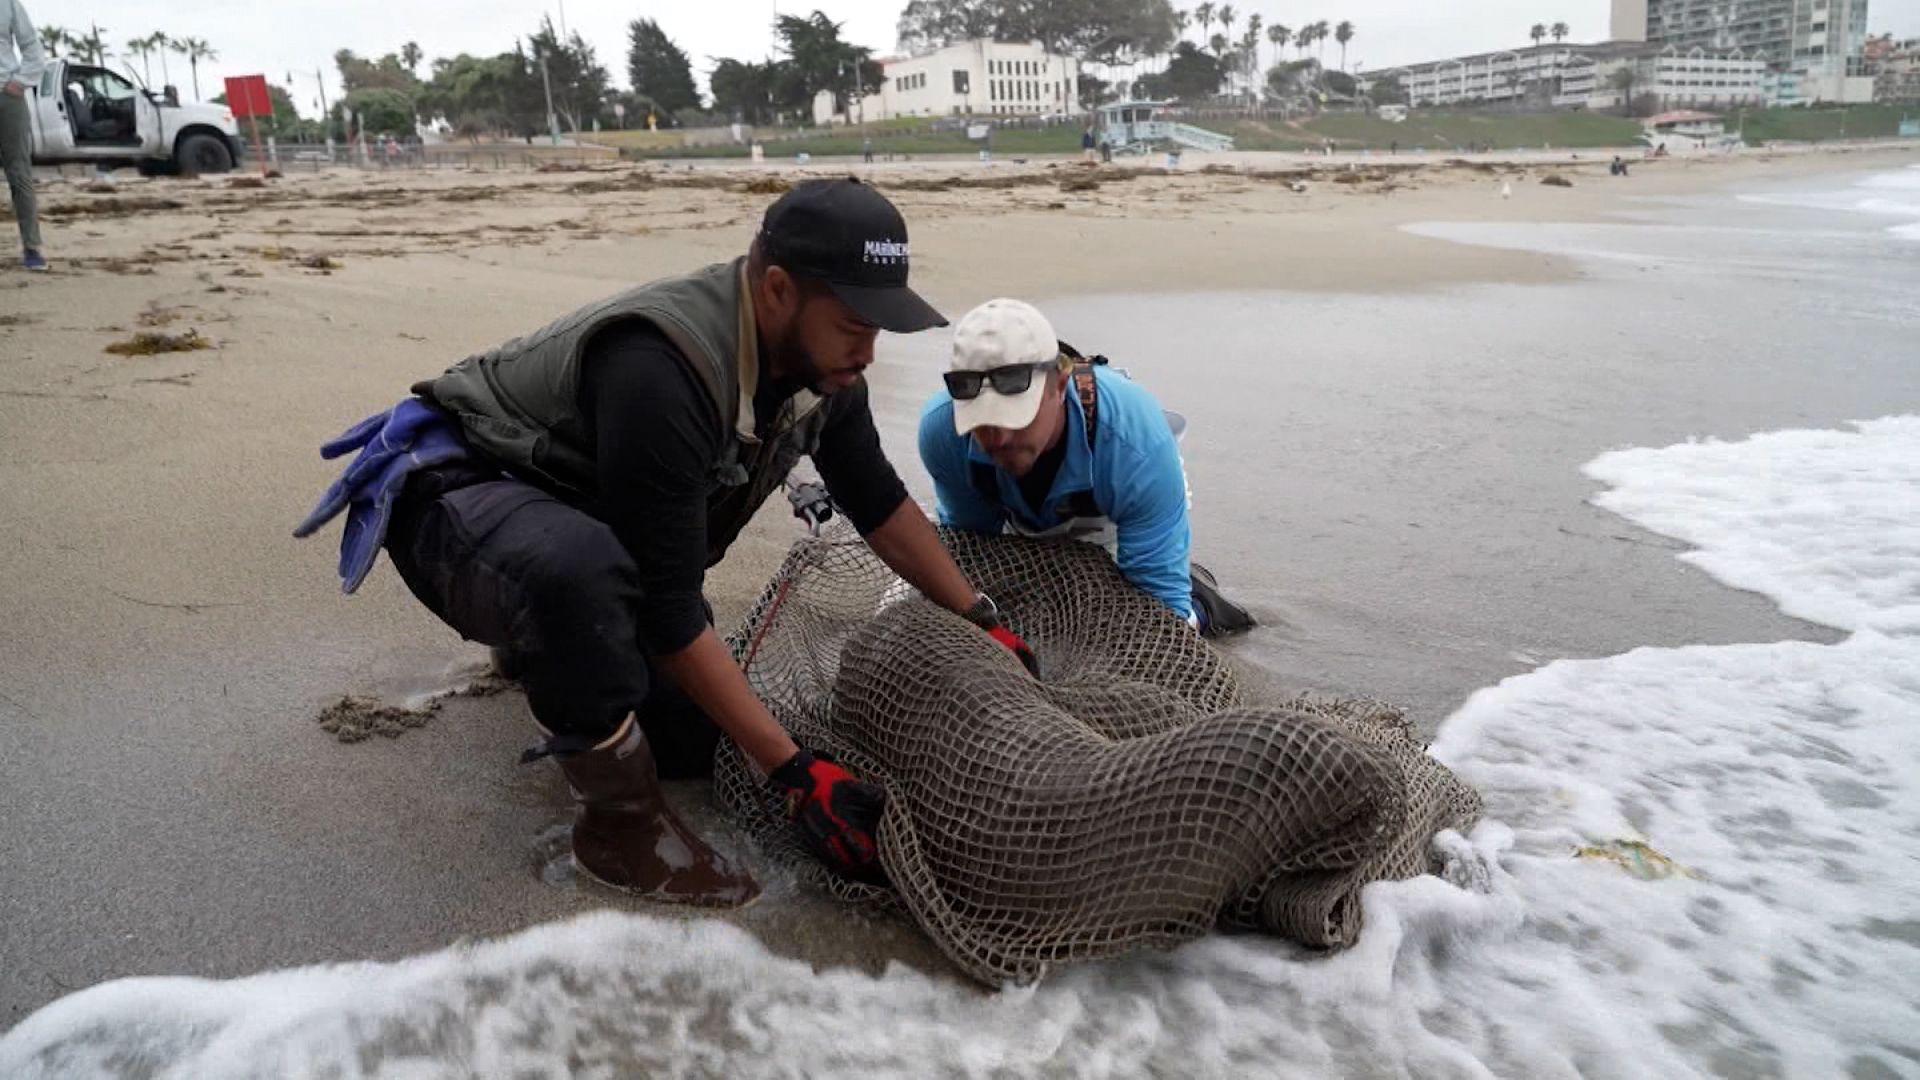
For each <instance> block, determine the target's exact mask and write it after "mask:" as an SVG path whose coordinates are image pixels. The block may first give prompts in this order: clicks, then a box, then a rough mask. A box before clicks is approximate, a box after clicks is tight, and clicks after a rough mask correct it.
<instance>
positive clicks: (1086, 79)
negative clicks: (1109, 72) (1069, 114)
mask: <svg viewBox="0 0 1920 1080" xmlns="http://www.w3.org/2000/svg"><path fill="white" fill-rule="evenodd" d="M1148 78H1152V76H1148ZM1074 94H1075V95H1076V96H1077V97H1078V99H1079V101H1080V107H1081V108H1083V109H1087V110H1093V109H1097V108H1099V107H1100V106H1102V105H1105V104H1106V103H1107V102H1109V101H1113V100H1114V92H1113V84H1112V83H1110V82H1108V81H1107V80H1105V79H1103V78H1101V77H1099V76H1098V75H1089V74H1087V73H1086V72H1084V71H1083V72H1081V73H1080V81H1079V84H1078V85H1076V86H1075V87H1074Z"/></svg>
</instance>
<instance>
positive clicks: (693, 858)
mask: <svg viewBox="0 0 1920 1080" xmlns="http://www.w3.org/2000/svg"><path fill="white" fill-rule="evenodd" d="M554 760H555V761H557V762H559V763H560V771H561V772H562V773H564V774H565V775H566V778H567V784H568V786H570V787H572V788H573V795H574V798H575V799H577V800H579V802H580V816H579V818H578V819H577V820H575V821H574V823H573V861H574V862H575V864H577V865H578V866H579V867H580V871H581V873H583V874H585V875H586V876H588V877H590V878H592V879H594V880H595V881H598V882H600V883H601V884H602V885H606V886H607V887H609V888H613V889H618V890H620V891H621V892H625V893H632V894H633V895H635V896H641V897H645V898H646V899H648V900H657V901H660V902H662V903H667V904H692V905H697V906H700V907H741V906H743V905H745V904H749V903H752V902H753V901H754V900H756V899H758V898H759V896H760V886H759V885H757V884H755V883H754V880H753V878H752V876H750V875H749V874H747V873H746V871H744V870H741V869H739V868H737V867H735V866H734V865H733V862H732V861H731V860H729V859H728V858H727V857H726V856H725V855H722V854H720V853H719V852H717V851H715V850H713V849H712V848H710V847H708V846H707V845H706V844H705V843H703V842H702V841H701V839H700V838H699V837H698V836H695V835H694V834H693V830H691V829H689V828H687V827H686V825H685V824H683V823H682V822H681V821H680V819H679V818H678V817H677V816H675V815H674V812H673V809H672V808H671V807H669V806H668V805H667V800H666V798H665V797H664V796H663V795H662V794H661V792H660V777H659V775H658V773H657V772H656V771H655V769H654V764H653V751H652V750H651V749H650V748H649V747H648V746H647V737H646V735H644V734H642V733H641V731H640V725H639V724H637V723H635V722H634V719H633V717H632V716H628V717H627V719H626V721H625V722H624V723H622V724H621V725H620V730H618V731H616V732H614V734H613V737H612V738H610V739H608V740H607V741H606V742H603V743H601V744H600V745H599V746H596V747H594V748H593V749H591V750H588V751H585V752H584V753H579V754H569V755H566V756H556V757H555V758H554Z"/></svg>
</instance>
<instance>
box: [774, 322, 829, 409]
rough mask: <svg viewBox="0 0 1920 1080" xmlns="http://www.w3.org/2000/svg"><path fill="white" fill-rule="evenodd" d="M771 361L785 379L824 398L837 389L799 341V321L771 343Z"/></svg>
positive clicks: (811, 354)
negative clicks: (782, 372) (784, 374)
mask: <svg viewBox="0 0 1920 1080" xmlns="http://www.w3.org/2000/svg"><path fill="white" fill-rule="evenodd" d="M772 360H773V362H774V364H775V366H776V367H778V368H779V369H780V370H781V371H784V372H786V373H787V378H788V379H791V380H792V381H794V382H796V383H800V384H801V385H803V386H805V387H806V388H807V389H809V390H811V391H813V392H814V393H816V394H819V395H820V396H821V397H825V396H827V395H828V394H831V393H833V392H834V390H835V389H837V387H835V386H834V385H833V384H832V383H830V382H828V381H827V372H826V369H825V368H824V367H822V366H821V364H820V361H819V360H817V359H815V358H814V355H813V353H811V352H809V351H808V350H807V346H806V344H805V343H804V342H802V341H801V340H800V320H798V319H795V320H794V324H793V325H792V326H789V327H787V330H786V333H784V334H781V335H780V337H779V339H778V340H776V341H775V342H774V343H773V357H772Z"/></svg>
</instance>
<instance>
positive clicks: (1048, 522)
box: [920, 367, 1193, 619]
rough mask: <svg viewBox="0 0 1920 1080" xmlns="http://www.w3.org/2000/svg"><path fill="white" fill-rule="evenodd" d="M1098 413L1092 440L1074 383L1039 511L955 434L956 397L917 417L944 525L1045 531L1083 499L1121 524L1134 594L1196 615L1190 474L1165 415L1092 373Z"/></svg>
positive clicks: (1099, 370) (1133, 387)
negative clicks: (990, 492)
mask: <svg viewBox="0 0 1920 1080" xmlns="http://www.w3.org/2000/svg"><path fill="white" fill-rule="evenodd" d="M1093 377H1094V383H1095V386H1096V398H1097V399H1098V407H1097V410H1096V419H1095V430H1094V436H1095V438H1094V442H1095V445H1093V446H1088V445H1087V422H1086V417H1085V416H1084V415H1083V414H1082V412H1081V409H1080V403H1079V400H1078V398H1076V397H1075V396H1074V391H1073V383H1072V381H1071V380H1068V382H1067V386H1066V389H1065V391H1064V394H1065V397H1066V413H1067V427H1066V430H1065V431H1064V432H1063V433H1062V435H1061V437H1062V438H1063V439H1065V440H1066V443H1067V452H1066V456H1065V458H1064V460H1062V461H1061V463H1060V471H1059V472H1058V473H1057V474H1056V475H1055V476H1054V479H1053V486H1052V488H1051V489H1049V491H1048V493H1047V497H1046V499H1045V500H1044V501H1043V503H1042V505H1041V506H1038V507H1034V506H1030V505H1028V503H1027V500H1026V497H1025V496H1024V495H1022V494H1021V491H1020V482H1019V481H1018V480H1017V479H1015V478H1014V477H1013V476H1012V475H1011V474H1009V473H1007V472H1006V471H1005V470H1002V469H1000V468H998V467H995V466H994V465H993V459H992V458H991V457H989V456H988V455H987V453H986V452H985V451H983V450H981V449H980V447H979V444H977V443H975V442H974V441H973V438H972V437H971V436H968V435H960V434H957V433H955V431H954V430H953V399H952V398H951V397H949V396H948V395H947V392H946V391H945V390H941V391H939V392H938V393H936V394H934V396H933V398H932V399H931V400H929V401H928V402H927V405H926V408H925V410H924V411H922V412H921V414H920V460H921V462H923V463H924V464H925V465H926V468H927V472H928V474H930V475H931V476H932V477H933V489H934V494H935V496H936V497H937V499H938V501H939V515H940V522H941V524H943V525H948V526H951V527H953V528H958V529H966V530H967V531H969V532H978V533H990V534H997V533H1000V532H1002V531H1006V530H1008V529H1009V528H1011V530H1012V531H1015V532H1024V533H1039V532H1046V531H1049V530H1053V529H1057V528H1059V527H1060V526H1063V525H1066V524H1068V522H1069V520H1070V518H1071V514H1070V512H1069V511H1068V507H1069V506H1070V505H1071V504H1072V503H1073V502H1074V501H1075V496H1076V495H1077V494H1079V493H1082V492H1090V493H1091V494H1092V498H1093V503H1094V505H1095V506H1097V507H1098V508H1099V510H1100V512H1101V513H1102V514H1103V515H1105V517H1106V518H1107V519H1109V520H1111V521H1112V523H1113V526H1114V538H1115V539H1114V545H1113V548H1112V555H1113V558H1114V562H1115V563H1116V564H1118V566H1119V567H1120V572H1121V574H1123V575H1124V576H1125V577H1126V579H1127V580H1128V581H1130V582H1132V583H1133V584H1134V585H1135V587H1137V588H1139V589H1140V590H1141V591H1143V592H1145V593H1147V594H1148V595H1150V596H1152V597H1154V598H1156V599H1158V600H1159V601H1160V602H1161V603H1163V604H1165V605H1167V607H1168V608H1170V609H1172V610H1173V611H1174V613H1175V614H1178V615H1179V616H1180V617H1181V618H1186V619H1190V618H1192V617H1193V580H1192V577H1191V570H1190V569H1189V564H1188V559H1189V557H1190V554H1191V547H1192V532H1191V530H1190V528H1189V526H1188V523H1187V476H1186V469H1185V467H1184V466H1183V465H1182V464H1181V461H1180V449H1179V446H1178V444H1177V443H1176V442H1175V441H1174V437H1173V432H1172V430H1171V429H1170V428H1169V427H1168V426H1167V418H1166V414H1165V413H1164V412H1162V411H1161V409H1160V404H1159V403H1158V402H1157V401H1155V400H1154V399H1153V395H1151V394H1149V393H1148V392H1147V391H1146V389H1145V388H1144V387H1142V386H1140V385H1139V384H1137V383H1135V382H1133V381H1132V380H1131V379H1128V378H1127V377H1126V376H1124V375H1121V374H1119V373H1117V372H1114V371H1112V370H1110V369H1108V368H1106V367H1095V368H1094V369H1093ZM974 463H980V464H984V465H986V466H987V467H989V468H991V469H992V470H993V477H994V482H995V484H996V486H997V489H998V495H999V499H998V501H997V502H996V501H995V500H994V499H993V498H990V497H989V496H987V495H986V494H985V493H984V492H982V491H980V490H978V489H976V488H975V487H974V484H973V472H974Z"/></svg>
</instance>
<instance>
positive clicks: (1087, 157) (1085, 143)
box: [1080, 124, 1094, 164]
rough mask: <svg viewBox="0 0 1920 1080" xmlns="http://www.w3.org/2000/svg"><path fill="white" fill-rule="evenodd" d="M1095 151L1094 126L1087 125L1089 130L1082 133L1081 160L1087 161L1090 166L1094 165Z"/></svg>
mask: <svg viewBox="0 0 1920 1080" xmlns="http://www.w3.org/2000/svg"><path fill="white" fill-rule="evenodd" d="M1093 150H1094V146H1093V125H1092V124H1088V125H1087V130H1085V131H1083V132H1081V133H1080V158H1081V160H1083V161H1085V162H1087V163H1088V164H1092V163H1093Z"/></svg>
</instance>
